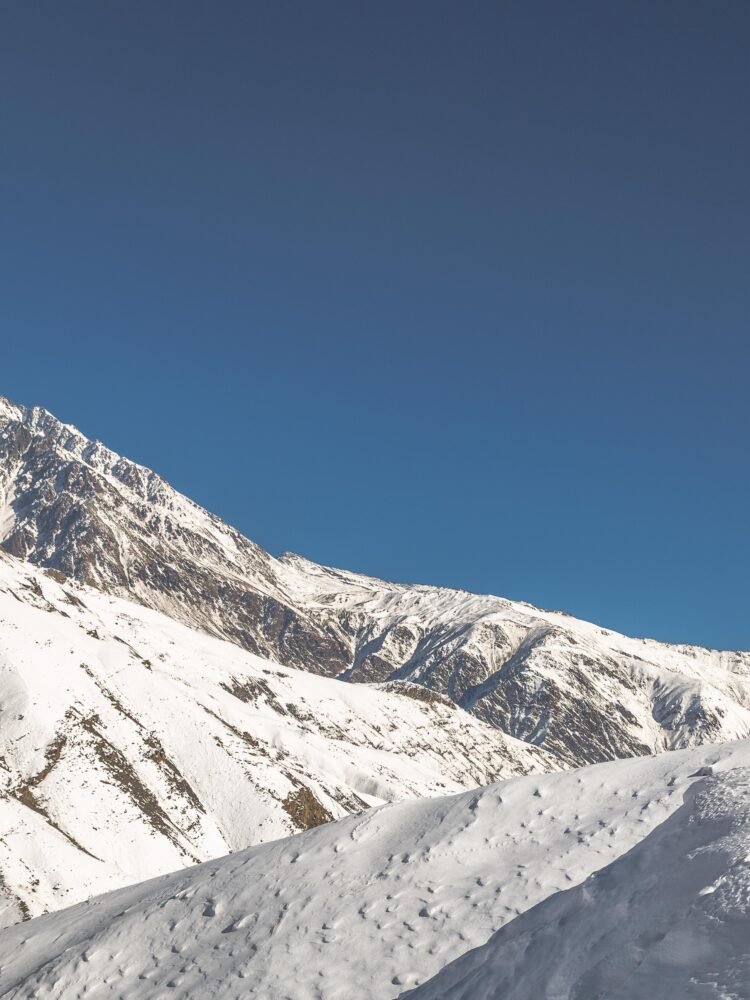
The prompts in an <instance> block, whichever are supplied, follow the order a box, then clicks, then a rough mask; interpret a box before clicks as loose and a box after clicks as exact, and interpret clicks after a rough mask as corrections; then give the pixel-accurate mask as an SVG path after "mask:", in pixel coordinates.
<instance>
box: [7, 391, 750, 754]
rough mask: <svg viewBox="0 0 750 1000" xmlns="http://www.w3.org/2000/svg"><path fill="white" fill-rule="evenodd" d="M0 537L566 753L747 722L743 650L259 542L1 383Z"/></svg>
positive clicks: (273, 656) (185, 613)
mask: <svg viewBox="0 0 750 1000" xmlns="http://www.w3.org/2000/svg"><path fill="white" fill-rule="evenodd" d="M0 545H1V546H2V548H4V549H5V550H6V552H8V553H9V554H11V555H13V556H15V557H17V558H18V559H21V560H25V561H27V562H30V563H32V564H34V565H36V566H38V567H43V568H46V569H48V570H53V571H56V572H57V573H59V574H61V578H63V577H65V578H70V579H73V580H75V581H77V582H78V583H80V584H84V585H86V586H88V587H92V588H95V589H96V590H99V591H102V592H103V593H105V594H108V595H111V596H114V597H118V598H127V599H129V600H131V601H136V602H138V603H140V604H141V605H143V606H145V607H146V608H151V609H154V610H156V611H160V612H163V613H164V614H166V615H168V616H169V617H171V618H173V619H174V620H176V621H178V622H181V623H182V624H184V625H188V626H190V627H192V628H195V629H199V630H201V631H203V632H206V633H208V634H209V635H211V636H214V637H218V638H221V639H226V640H229V641H231V642H233V643H235V644H236V645H238V646H240V647H242V648H243V649H245V650H247V651H249V652H251V653H255V654H257V655H259V656H261V657H263V658H265V659H268V660H273V661H275V662H277V663H279V664H281V665H283V666H286V667H296V668H299V669H302V670H307V671H310V672H312V673H316V674H322V675H325V676H327V677H330V678H337V679H339V680H340V681H345V682H350V683H364V684H369V685H378V686H380V687H383V686H384V687H385V688H386V689H391V690H394V689H395V690H397V691H400V692H401V693H408V694H410V695H411V696H413V697H417V698H421V699H428V700H429V699H431V698H435V699H441V700H442V701H443V702H444V703H447V704H450V703H453V704H454V705H455V706H458V707H460V708H462V709H465V710H466V711H468V712H470V713H472V714H473V715H475V716H476V717H477V718H478V719H480V720H482V721H483V722H485V723H489V724H490V725H491V726H493V727H495V728H496V729H499V730H501V731H502V732H503V733H506V734H508V735H510V736H513V737H516V738H518V739H520V740H523V741H525V742H527V743H531V744H534V745H536V746H537V747H540V748H543V749H544V750H546V751H548V752H550V753H551V754H554V755H555V757H556V758H558V759H559V761H560V762H561V763H564V764H567V765H577V764H586V763H592V762H597V761H603V760H608V759H614V758H619V757H628V756H637V755H642V754H647V753H651V752H655V751H659V750H663V749H673V748H680V747H687V746H692V745H696V744H699V743H703V742H717V741H720V740H727V739H737V738H743V737H747V736H748V735H750V654H748V653H740V652H737V653H733V652H719V651H713V650H706V649H702V648H699V647H694V646H676V645H668V644H664V643H658V642H655V641H651V640H643V639H631V638H627V637H625V636H622V635H619V634H617V633H614V632H611V631H609V630H607V629H603V628H600V627H598V626H595V625H591V624H589V623H586V622H581V621H577V620H576V619H574V618H571V617H569V616H567V615H565V614H563V613H558V612H546V611H542V610H539V609H537V608H534V607H532V606H531V605H528V604H525V603H522V602H513V601H508V600H504V599H502V598H499V597H493V596H480V595H474V594H469V593H465V592H462V591H454V590H449V589H444V588H437V587H430V586H421V585H420V586H413V585H402V584H395V583H389V582H385V581H382V580H377V579H373V578H370V577H366V576H362V575H358V574H354V573H349V572H345V571H340V570H335V569H329V568H327V567H324V566H320V565H317V564H315V563H312V562H309V561H308V560H306V559H303V558H301V557H299V556H295V555H290V554H286V555H283V556H281V557H280V558H275V557H273V556H272V555H270V554H269V553H268V552H266V551H264V550H263V549H262V548H261V547H260V546H258V545H256V544H255V543H254V542H252V541H250V540H249V539H247V538H245V537H244V536H243V535H242V534H240V533H239V532H238V531H236V530H235V529H234V528H232V527H230V526H229V525H227V524H225V523H224V522H223V521H221V520H220V519H219V518H217V517H215V516H214V515H212V514H210V513H208V512H207V511H205V510H203V509H202V508H201V507H199V506H197V505H196V504H195V503H193V502H192V501H190V500H189V499H187V498H186V497H184V496H182V495H181V494H180V493H178V492H177V491H176V490H174V489H173V488H172V487H171V486H169V484H168V483H166V482H165V481H164V480H163V479H162V478H161V477H160V476H158V475H157V474H156V473H154V472H152V471H150V470H148V469H145V468H143V467H142V466H140V465H137V464H136V463H134V462H131V461H129V460H128V459H126V458H123V457H121V456H119V455H117V454H115V453H114V452H112V451H110V450H109V449H108V448H106V447H105V446H104V445H102V444H100V443H99V442H96V441H91V440H89V439H88V438H86V437H85V436H84V435H83V434H81V433H80V432H79V431H78V430H76V429H75V428H74V427H71V426H69V425H67V424H64V423H61V422H60V421H59V420H57V419H56V418H55V417H54V416H52V415H51V414H49V413H48V412H46V411H45V410H42V409H39V408H34V409H26V408H24V407H21V406H17V405H15V404H13V403H11V402H9V401H7V400H5V399H2V398H0Z"/></svg>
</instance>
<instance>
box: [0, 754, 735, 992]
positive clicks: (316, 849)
mask: <svg viewBox="0 0 750 1000" xmlns="http://www.w3.org/2000/svg"><path fill="white" fill-rule="evenodd" d="M749 820H750V744H748V743H735V744H725V745H721V746H714V747H703V748H699V749H691V750H683V751H677V752H674V753H665V754H661V755H658V756H655V757H644V758H638V759H631V760H626V761H617V762H612V763H607V764H600V765H595V766H592V767H587V768H583V769H581V770H578V771H572V772H563V773H558V774H551V775H540V776H536V775H535V776H530V777H523V778H514V779H510V780H508V781H505V782H502V783H500V784H496V785H493V786H490V787H488V788H485V789H480V790H476V791H472V792H464V793H461V794H459V795H456V796H452V797H446V798H441V799H433V800H422V801H416V802H408V803H399V804H395V805H388V806H384V807H382V808H380V809H375V810H371V811H370V812H368V813H365V814H364V815H362V816H356V817H349V818H347V819H343V820H340V821H339V822H336V823H332V824H329V825H327V826H323V827H319V828H317V829H315V830H310V831H307V832H306V833H301V834H299V835H297V836H295V837H292V838H289V839H287V840H283V841H279V842H276V843H271V844H265V845H262V846H259V847H255V848H252V849H250V850H247V851H243V852H240V853H238V854H235V855H232V856H229V857H226V858H222V859H219V860H216V861H213V862H210V863H208V864H204V865H201V866H198V867H195V868H192V869H189V870H186V871H182V872H179V873H177V874H174V875H169V876H166V877H162V878H159V879H155V880H153V881H150V882H147V883H144V884H142V885H138V886H133V887H131V888H128V889H123V890H119V891H117V892H114V893H111V894H109V895H106V896H102V897H99V898H97V899H95V900H92V901H91V902H89V903H84V904H80V905H79V906H76V907H74V908H72V909H69V910H65V911H63V912H60V913H56V914H50V915H48V916H45V917H40V918H38V919H36V920H34V921H32V922H30V923H25V924H19V925H17V926H15V927H12V928H9V929H6V930H5V931H3V932H1V933H0V996H2V997H3V998H14V1000H21V998H32V997H33V998H44V997H54V998H61V997H64V998H65V1000H74V998H84V997H85V998H87V1000H101V998H110V997H112V998H114V997H117V998H128V1000H157V998H162V1000H163V998H166V997H170V998H174V1000H194V998H196V997H215V998H217V1000H240V998H243V1000H244V998H247V997H257V998H263V1000H312V998H318V1000H379V998H383V1000H386V998H392V997H396V996H399V995H402V994H404V993H407V992H408V991H409V990H410V989H411V988H413V987H416V986H418V985H419V984H420V983H422V984H424V985H422V986H421V988H420V989H418V991H417V993H416V994H415V996H416V997H419V998H420V1000H421V998H425V1000H427V998H429V1000H437V998H438V997H440V998H451V1000H455V998H464V1000H468V998H471V1000H487V998H498V1000H499V998H501V997H502V998H503V1000H505V998H513V1000H538V998H548V1000H551V998H555V1000H573V998H576V1000H593V998H595V997H607V998H611V997H618V998H622V1000H624V998H628V1000H641V998H645V997H648V998H664V1000H666V998H667V997H669V998H671V1000H674V998H677V997H679V998H682V997H692V998H716V1000H718V998H720V997H721V998H740V997H748V996H750V968H748V958H747V953H748V947H747V942H748V941H750V883H749V881H748V876H749V873H750V866H749V864H748V856H750V824H749V822H748V821H749ZM455 960H457V961H455ZM452 962H454V963H455V964H453V965H451V964H450V963H452ZM670 984H671V985H670Z"/></svg>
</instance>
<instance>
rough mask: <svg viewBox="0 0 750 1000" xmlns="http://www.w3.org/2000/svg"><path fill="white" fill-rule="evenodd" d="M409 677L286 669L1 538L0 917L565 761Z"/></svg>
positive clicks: (4, 920) (23, 914)
mask: <svg viewBox="0 0 750 1000" xmlns="http://www.w3.org/2000/svg"><path fill="white" fill-rule="evenodd" d="M53 572H54V571H53ZM423 692H424V689H423V688H417V693H419V694H421V693H423ZM411 693H412V688H411V686H410V685H407V684H403V685H397V686H396V689H395V690H391V691H381V690H374V689H370V688H364V687H361V686H356V685H347V684H341V683H339V682H337V681H335V680H331V679H328V678H325V677H318V676H315V675H312V674H307V673H304V672H302V671H299V670H293V669H289V668H285V667H280V666H278V665H277V664H274V663H271V662H269V661H267V660H262V659H260V658H259V657H257V656H255V655H253V654H251V653H248V652H246V651H244V650H241V649H239V648H238V647H236V646H234V645H233V644H231V643H228V642H224V641H221V640H217V639H214V638H212V637H210V636H207V635H205V634H203V633H200V632H196V631H194V630H191V629H188V628H186V627H185V626H183V625H180V624H178V623H176V622H174V621H172V620H171V619H169V618H167V617H166V616H164V615H162V614H160V613H158V612H154V611H150V610H148V609H145V608H142V607H141V606H139V605H136V604H133V603H130V602H126V601H123V600H120V599H118V598H111V597H108V596H107V595H104V594H101V593H100V592H98V591H95V590H92V589H90V588H86V587H83V586H81V585H79V584H76V583H75V582H71V581H66V580H65V578H64V577H62V576H61V575H60V574H58V573H54V577H53V576H50V575H49V574H48V573H45V572H43V571H40V570H37V569H34V568H33V567H30V566H28V565H26V564H24V563H21V562H18V561H17V560H15V559H13V558H12V557H10V556H8V555H6V554H4V553H0V925H4V924H8V923H12V922H14V921H15V920H18V919H20V918H22V917H28V916H34V915H36V914H38V913H43V912H44V911H45V910H48V909H55V908H58V907H60V906H63V905H67V904H68V903H72V902H74V901H77V900H80V899H85V898H86V897H87V896H89V895H91V894H92V893H99V892H103V891H105V890H107V889H111V888H115V887H117V886H121V885H126V884H128V883H131V882H135V881H140V880H142V879H144V878H148V877H150V876H152V875H157V874H160V873H162V872H165V871H171V870H174V869H176V868H182V867H184V866H185V865H188V864H193V863H195V862H197V861H202V860H205V859H208V858H212V857H216V856H217V855H222V854H226V853H227V852H228V851H235V850H238V849H240V848H245V847H247V846H248V845H250V844H255V843H259V842H262V841H267V840H272V839H275V838H278V837H283V836H285V835H287V834H289V833H294V832H296V831H298V830H303V829H307V828H309V827H312V826H315V825H317V824H320V823H323V822H326V821H328V820H331V819H335V818H338V817H341V816H346V815H348V814H350V813H357V812H361V811H362V810H363V809H365V808H366V807H368V806H371V805H378V804H381V803H383V802H389V801H393V800H394V799H404V798H411V797H415V796H430V795H439V794H444V793H446V792H448V791H455V790H458V789H462V788H468V787H473V786H474V785H476V784H481V783H485V782H487V781H492V780H495V779H497V778H498V777H502V776H505V775H510V774H524V773H527V772H529V771H532V770H541V769H547V770H548V769H550V768H554V767H555V766H556V764H555V761H554V758H551V757H550V756H549V755H548V754H546V753H545V752H544V751H542V750H539V749H537V748H536V747H532V746H529V745H528V744H525V743H522V742H520V741H518V740H514V739H512V738H510V737H507V736H505V735H504V734H503V733H500V732H499V731H497V730H495V729H493V728H491V727H490V726H487V725H485V724H484V723H482V722H480V721H478V720H477V719H475V718H474V717H473V716H471V715H469V714H467V713H466V712H464V711H462V710H461V709H458V708H456V706H455V705H453V704H452V703H450V702H447V700H445V699H440V698H438V697H435V698H433V699H432V700H430V701H424V700H422V699H420V698H413V697H410V694H411Z"/></svg>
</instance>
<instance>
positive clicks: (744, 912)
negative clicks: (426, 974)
mask: <svg viewBox="0 0 750 1000" xmlns="http://www.w3.org/2000/svg"><path fill="white" fill-rule="evenodd" d="M407 995H408V996H409V997H412V998H413V1000H528V998H529V997H555V998H560V1000H562V998H566V1000H568V998H569V1000H573V998H581V1000H583V998H586V997H607V998H608V1000H609V998H611V1000H641V998H642V997H648V998H649V1000H674V998H675V997H681V998H688V997H690V998H696V1000H697V998H704V1000H708V998H716V1000H719V998H721V1000H728V998H738V997H748V996H750V767H741V768H736V769H734V770H731V771H727V772H724V773H722V774H720V775H718V776H716V777H712V776H708V777H705V778H704V779H702V780H700V781H699V782H697V783H696V784H695V785H693V786H692V787H691V788H689V789H688V791H687V793H686V795H685V803H684V804H683V805H682V806H681V807H680V808H679V809H678V810H677V811H676V812H675V813H674V814H673V815H672V816H670V817H669V819H667V820H666V821H665V822H664V823H662V825H661V826H659V827H657V828H656V830H654V831H653V832H652V833H651V834H650V835H649V836H647V837H645V838H644V839H643V840H642V841H640V843H638V844H636V846H635V847H634V848H633V849H632V850H631V851H628V852H627V853H626V854H624V855H623V856H622V857H620V858H618V859H617V860H616V861H614V862H612V864H610V865H608V866H607V867H606V868H604V869H602V870H601V871H598V872H596V873H595V874H594V875H592V876H591V877H590V878H588V879H587V880H586V881H585V882H583V883H582V884H581V885H579V886H576V887H575V888H573V889H567V890H565V891H564V892H560V893H557V894H556V895H553V896H552V897H549V898H548V899H546V900H544V901H543V902H542V903H539V904H538V905H537V906H535V907H534V908H533V909H531V910H529V911H528V912H527V913H525V914H523V916H521V917H518V918H517V919H516V920H514V921H512V922H511V923H510V924H508V925H506V926H505V927H503V928H502V929H501V930H500V931H498V932H497V933H496V934H495V935H494V936H493V937H492V938H491V939H490V941H489V942H488V943H487V944H486V945H484V946H483V947H481V948H478V949H476V950H474V951H472V952H469V954H467V955H464V956H462V957H461V958H459V959H457V960H456V961H455V962H454V963H452V965H450V966H449V967H448V968H447V969H444V970H443V971H441V972H439V973H438V974H437V976H435V978H434V979H433V980H431V981H430V982H429V983H427V984H426V985H425V986H423V987H421V988H419V989H416V990H415V991H410V992H409V993H408V994H407Z"/></svg>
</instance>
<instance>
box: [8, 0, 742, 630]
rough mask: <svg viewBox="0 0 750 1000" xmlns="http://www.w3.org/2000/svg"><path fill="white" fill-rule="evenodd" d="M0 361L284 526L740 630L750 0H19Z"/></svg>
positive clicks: (225, 503) (56, 402) (419, 565)
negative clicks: (57, 0)
mask: <svg viewBox="0 0 750 1000" xmlns="http://www.w3.org/2000/svg"><path fill="white" fill-rule="evenodd" d="M0 48H1V49H2V51H0V87H1V90H2V120H1V121H0V139H1V141H2V155H1V156H0V174H1V177H0V180H1V184H0V199H2V203H1V216H0V218H1V219H2V229H1V230H0V242H1V252H2V260H0V310H1V313H0V315H1V316H2V327H1V329H2V343H1V345H0V347H1V352H0V392H2V393H4V394H6V395H8V396H10V397H11V398H15V399H16V400H18V401H19V402H23V403H26V404H40V405H43V406H46V407H47V408H48V409H51V410H53V411H54V412H55V413H57V414H58V415H59V416H60V417H62V418H64V419H66V420H68V421H71V422H73V423H76V424H77V425H78V426H80V427H81V428H82V430H84V431H85V432H86V433H88V434H89V435H91V436H95V437H98V438H100V439H102V440H104V441H106V442H107V443H108V444H110V445H111V446H112V447H114V448H116V449H117V450H119V451H122V452H124V453H125V454H127V455H128V456H130V457H132V458H134V459H136V460H138V461H141V462H143V463H145V464H148V465H150V466H152V467H154V468H156V469H157V470H159V471H160V472H161V473H162V474H164V475H165V476H166V477H167V478H168V479H169V480H170V481H171V482H173V483H174V484H175V485H176V486H177V487H178V488H179V489H181V490H183V491H184V492H186V493H188V494H189V495H191V496H192V497H193V498H194V499H196V500H197V501H199V502H200V503H202V504H204V505H205V506H206V507H208V508H209V509H211V510H213V511H215V512H217V513H219V514H220V515H221V516H223V517H224V518H226V519H227V520H229V521H230V522H232V523H233V524H235V525H237V526H238V527H239V528H240V529H241V530H242V531H244V532H245V533H246V534H248V535H249V536H250V537H252V538H253V539H255V540H256V541H258V542H260V543H261V544H263V545H265V546H266V547H267V548H269V549H270V550H271V551H273V552H281V551H283V550H285V549H291V550H295V551H298V552H301V553H303V554H305V555H308V556H310V557H312V558H314V559H317V560H319V561H322V562H326V563H329V564H333V565H340V566H345V567H349V568H352V569H357V570H362V571H367V572H371V573H373V574H377V575H380V576H384V577H388V578H391V579H397V580H405V581H424V582H429V583H438V584H446V585H451V586H458V587H464V588H466V589H470V590H478V591H489V592H494V593H500V594H504V595H507V596H511V597H516V598H522V599H526V600H529V601H532V602H534V603H536V604H540V605H542V606H545V607H554V608H565V609H567V610H569V611H571V612H572V613H574V614H576V615H578V616H580V617H584V618H588V619H592V620H595V621H598V622H601V623H603V624H606V625H609V626H612V627H615V628H619V629H621V630H624V631H626V632H630V633H635V634H641V635H642V634H649V635H653V636H656V637H659V638H664V639H672V640H686V641H695V642H700V643H703V644H707V645H718V646H725V647H740V646H741V647H745V648H747V647H750V616H749V615H748V591H749V587H748V563H749V559H748V557H749V556H750V544H749V531H748V511H747V506H748V503H747V498H748V492H749V487H750V472H749V471H748V454H747V452H748V431H749V430H750V426H749V425H750V421H749V419H748V410H749V407H750V404H749V402H748V396H749V393H748V381H749V380H750V365H749V362H750V346H749V343H748V321H749V320H750V281H749V280H748V260H749V259H750V245H749V244H750V235H749V234H750V226H749V224H748V209H749V208H750V137H749V132H748V108H750V68H749V65H750V64H749V61H748V52H749V51H750V4H748V3H747V0H736V2H735V0H717V2H715V3H709V2H705V0H701V2H692V0H679V2H677V0H675V2H671V0H648V2H640V0H622V2H614V3H602V2H601V0H591V2H577V0H571V2H566V3H559V2H557V0H548V2H526V0H516V2H508V3H506V2H501V0H494V2H491V3H490V2H488V3H484V2H470V3H461V2H458V0H454V2H451V3H444V2H442V0H409V2H408V3H404V2H402V0H398V2H394V0H378V2H367V3H352V2H350V0H347V2H342V3H328V2H325V0H315V2H314V3H308V2H293V3H291V2H285V0H274V2H263V3H255V2H237V3H234V2H231V3H230V2H208V0H205V2H203V3H194V2H190V0H179V2H168V0H159V2H157V3H154V2H151V0H148V2H132V0H131V2H124V0H122V2H111V3H110V2H108V3H101V2H99V0H97V2H80V0H71V2H70V3H55V2H46V3H45V2H41V0H40V2H38V3H28V2H26V0H17V2H10V3H6V4H4V5H3V8H2V14H1V16H0Z"/></svg>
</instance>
